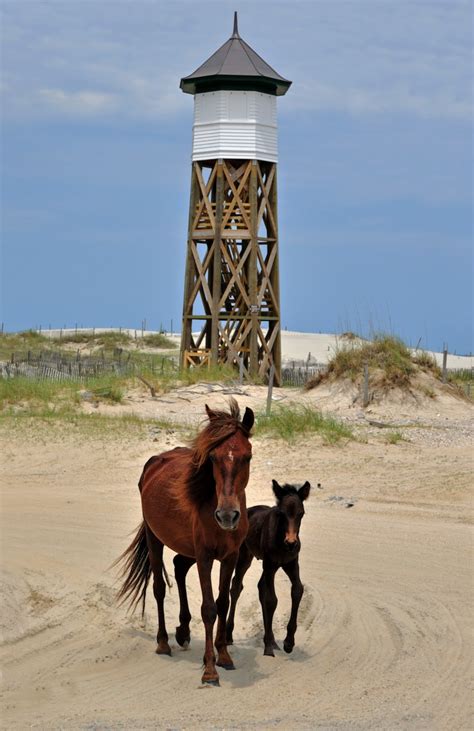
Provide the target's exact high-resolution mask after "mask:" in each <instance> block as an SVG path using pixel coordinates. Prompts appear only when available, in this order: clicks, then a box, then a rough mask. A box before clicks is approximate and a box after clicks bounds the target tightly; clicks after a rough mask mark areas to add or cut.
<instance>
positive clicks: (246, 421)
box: [242, 406, 255, 431]
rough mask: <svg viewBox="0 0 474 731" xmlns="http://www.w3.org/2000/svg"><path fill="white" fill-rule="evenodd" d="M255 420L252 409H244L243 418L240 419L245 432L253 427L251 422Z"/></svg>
mask: <svg viewBox="0 0 474 731" xmlns="http://www.w3.org/2000/svg"><path fill="white" fill-rule="evenodd" d="M254 420H255V417H254V414H253V411H252V409H249V407H248V406H247V408H246V409H245V414H244V418H243V419H242V426H243V427H244V429H245V430H246V431H250V430H251V428H252V427H253V422H254Z"/></svg>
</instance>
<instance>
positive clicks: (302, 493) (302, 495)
mask: <svg viewBox="0 0 474 731" xmlns="http://www.w3.org/2000/svg"><path fill="white" fill-rule="evenodd" d="M310 490H311V485H310V484H309V482H308V481H306V482H305V483H304V485H303V487H300V489H299V490H298V497H299V499H300V500H301V501H303V500H306V498H307V497H308V495H309V491H310Z"/></svg>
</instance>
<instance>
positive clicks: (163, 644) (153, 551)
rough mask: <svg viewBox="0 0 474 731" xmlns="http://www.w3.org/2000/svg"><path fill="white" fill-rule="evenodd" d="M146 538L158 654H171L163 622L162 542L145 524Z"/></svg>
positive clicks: (164, 585)
mask: <svg viewBox="0 0 474 731" xmlns="http://www.w3.org/2000/svg"><path fill="white" fill-rule="evenodd" d="M146 540H147V545H148V555H149V557H150V564H151V569H152V571H153V594H154V595H155V599H156V606H157V608H158V634H157V636H156V641H157V648H156V652H157V653H158V655H171V647H170V646H169V644H168V633H167V631H166V624H165V609H164V603H165V593H166V584H165V580H164V577H163V544H162V542H161V541H160V540H158V538H157V537H156V536H155V534H154V533H152V531H151V530H150V528H149V527H148V526H146Z"/></svg>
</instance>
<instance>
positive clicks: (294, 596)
mask: <svg viewBox="0 0 474 731" xmlns="http://www.w3.org/2000/svg"><path fill="white" fill-rule="evenodd" d="M282 568H283V571H284V572H285V574H286V575H287V576H288V578H289V580H290V581H291V615H290V621H289V622H288V626H287V628H286V637H285V640H284V642H283V649H284V650H285V652H291V651H292V650H293V647H294V646H295V632H296V627H297V618H298V608H299V606H300V602H301V598H302V596H303V592H304V587H303V584H302V583H301V579H300V568H299V563H298V559H297V558H296V559H295V560H294V561H292V562H291V563H289V564H286V566H282Z"/></svg>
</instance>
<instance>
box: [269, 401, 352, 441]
mask: <svg viewBox="0 0 474 731" xmlns="http://www.w3.org/2000/svg"><path fill="white" fill-rule="evenodd" d="M255 431H256V434H257V435H259V434H269V435H270V436H275V437H278V438H280V439H284V440H285V441H288V442H291V441H294V439H296V437H298V436H301V435H302V434H309V433H317V434H320V435H321V436H322V438H323V440H324V441H325V442H326V443H329V444H334V443H336V442H339V441H340V440H341V439H352V438H353V433H352V431H351V429H349V427H347V426H346V425H345V424H343V423H342V422H340V421H338V420H337V419H334V418H333V417H330V416H323V414H321V412H320V411H318V410H317V409H314V408H313V407H311V406H304V405H292V406H281V405H279V406H276V407H274V408H273V409H272V412H271V414H270V416H266V415H265V414H263V413H262V414H259V415H257V423H256V429H255Z"/></svg>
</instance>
